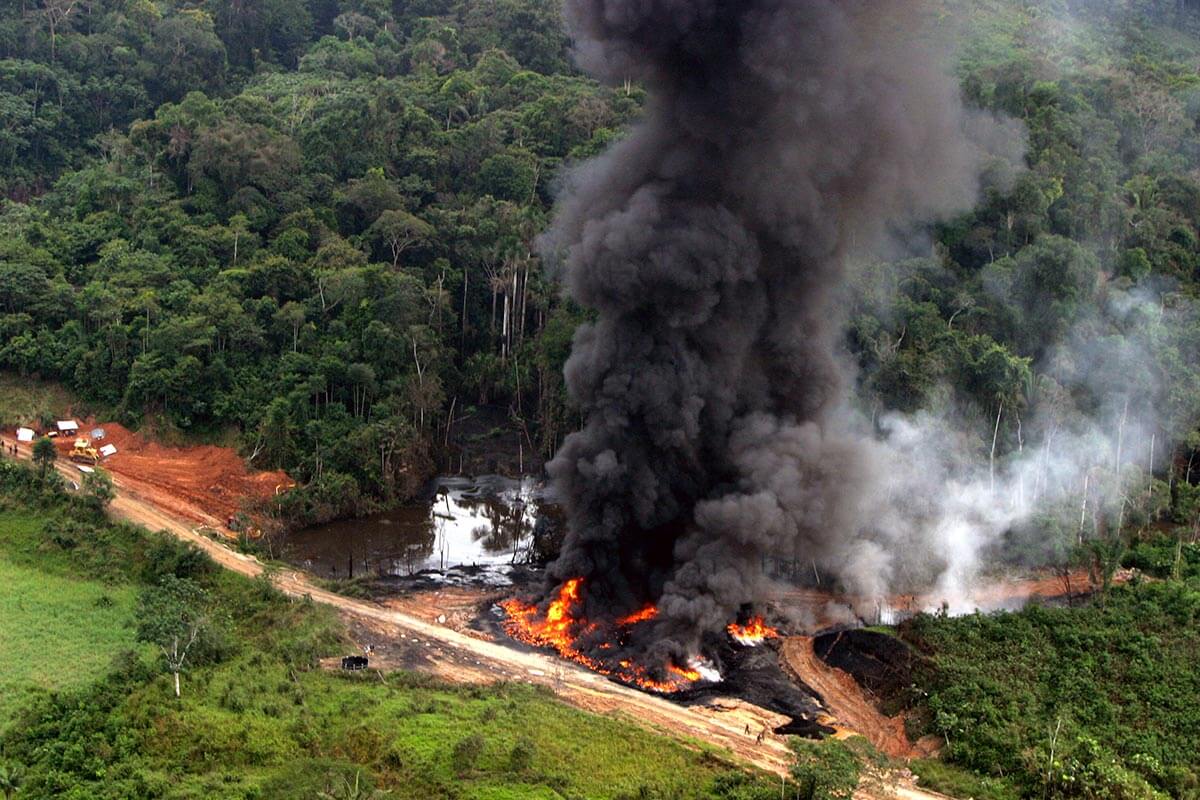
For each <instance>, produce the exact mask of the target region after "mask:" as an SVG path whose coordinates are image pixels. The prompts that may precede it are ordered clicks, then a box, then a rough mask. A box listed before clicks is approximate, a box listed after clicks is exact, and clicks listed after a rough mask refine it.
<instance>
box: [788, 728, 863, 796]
mask: <svg viewBox="0 0 1200 800" xmlns="http://www.w3.org/2000/svg"><path fill="white" fill-rule="evenodd" d="M792 751H793V752H794V753H795V754H796V762H795V763H794V764H793V765H792V778H793V779H794V780H795V781H796V784H797V793H796V796H797V797H799V798H801V800H850V798H851V797H853V796H854V790H855V789H856V788H858V778H859V774H860V771H861V766H860V762H859V757H858V756H857V755H856V754H855V753H854V751H853V750H851V749H850V747H848V746H847V745H846V744H844V743H843V742H839V741H836V740H833V739H827V740H825V741H822V742H813V741H809V740H807V739H794V740H792Z"/></svg>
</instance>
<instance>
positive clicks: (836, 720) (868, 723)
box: [782, 636, 922, 758]
mask: <svg viewBox="0 0 1200 800" xmlns="http://www.w3.org/2000/svg"><path fill="white" fill-rule="evenodd" d="M782 656H783V663H784V665H785V666H786V668H787V669H789V670H791V671H792V672H793V673H794V674H795V676H796V677H798V678H799V679H800V680H802V681H804V683H805V684H807V685H808V686H809V687H810V688H811V689H813V690H814V691H815V692H816V693H817V694H819V695H820V696H821V704H822V705H823V706H824V707H825V709H826V710H827V711H828V712H829V715H830V718H829V719H828V720H825V724H827V725H830V726H832V727H834V728H836V729H837V731H838V735H839V736H841V735H850V734H858V735H861V736H865V737H866V738H867V739H869V740H870V741H871V744H873V745H875V747H876V749H878V750H879V751H880V752H882V753H886V754H887V755H889V756H891V757H892V758H911V757H913V756H917V755H922V754H921V753H919V752H917V751H916V749H915V748H914V747H913V745H912V743H911V742H909V740H908V736H907V735H906V734H905V732H904V718H903V717H889V716H887V715H885V714H884V713H883V712H881V711H879V709H877V708H876V707H875V705H874V703H872V701H871V698H869V697H868V696H867V694H866V692H865V690H864V689H863V688H862V687H861V686H859V685H858V683H857V682H856V681H855V680H854V678H853V677H851V676H850V675H848V674H847V673H845V672H843V671H842V670H840V669H837V668H836V667H831V666H829V665H828V664H826V663H825V662H824V661H822V660H821V659H819V658H817V654H816V653H815V652H813V640H812V638H811V637H809V636H790V637H788V638H787V639H785V640H784V642H783V652H782Z"/></svg>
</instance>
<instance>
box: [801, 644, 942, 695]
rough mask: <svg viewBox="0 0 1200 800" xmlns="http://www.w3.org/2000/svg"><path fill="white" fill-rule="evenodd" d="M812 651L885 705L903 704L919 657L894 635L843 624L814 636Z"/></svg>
mask: <svg viewBox="0 0 1200 800" xmlns="http://www.w3.org/2000/svg"><path fill="white" fill-rule="evenodd" d="M813 651H814V653H815V654H816V656H817V657H818V658H820V659H821V660H822V661H824V662H825V663H826V664H828V665H829V666H831V667H834V668H835V669H840V670H842V671H843V672H845V673H847V674H849V675H851V676H852V677H853V678H854V680H855V681H856V682H857V683H858V684H859V685H860V686H862V687H863V688H865V689H866V690H867V691H869V692H870V693H871V694H873V695H875V696H876V697H878V698H880V699H882V700H884V701H886V702H887V704H888V705H897V704H903V702H904V699H905V698H904V695H905V693H906V692H907V691H908V689H909V687H910V686H912V683H913V680H912V675H913V669H914V667H915V666H916V662H917V659H918V656H917V654H916V653H915V652H913V650H912V649H911V648H910V647H909V646H908V645H907V644H905V643H904V642H902V641H901V640H899V639H897V638H896V637H895V636H889V635H888V634H886V633H878V632H876V631H869V630H863V629H861V628H842V629H838V630H832V631H828V632H826V633H823V634H820V635H818V636H815V637H813Z"/></svg>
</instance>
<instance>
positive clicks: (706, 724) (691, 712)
mask: <svg viewBox="0 0 1200 800" xmlns="http://www.w3.org/2000/svg"><path fill="white" fill-rule="evenodd" d="M5 441H7V442H8V443H9V444H16V442H14V441H12V440H11V439H5ZM19 453H20V455H21V456H22V457H26V458H28V457H29V454H30V450H29V448H28V447H25V446H19ZM57 468H58V470H59V471H60V472H61V473H62V474H63V475H64V476H65V477H67V478H68V479H70V480H72V481H76V480H78V479H79V473H78V471H77V470H76V469H75V468H74V466H73V465H71V464H70V463H63V462H61V461H60V462H59V463H58V464H57ZM114 484H115V486H116V489H117V492H116V497H115V498H114V499H113V501H112V503H111V504H110V506H109V511H110V513H111V514H112V516H114V517H117V518H119V519H123V520H127V521H129V522H133V523H136V524H139V525H142V526H145V527H147V528H149V529H151V530H165V531H167V532H168V533H171V534H172V535H174V536H176V537H178V538H180V539H183V540H185V541H188V542H191V543H192V544H194V545H195V546H196V547H198V548H200V549H201V550H203V551H204V552H206V553H207V554H208V555H209V556H211V557H212V559H213V560H214V561H216V562H217V563H218V564H220V565H222V566H223V567H225V568H227V569H230V570H233V571H234V572H237V573H239V574H242V575H245V576H248V577H256V576H258V575H261V574H262V573H263V572H264V571H266V570H267V568H266V566H265V565H264V564H263V563H262V562H260V561H259V560H258V559H256V558H254V557H253V556H248V555H245V554H242V553H238V552H235V551H233V550H231V549H229V548H228V547H226V546H225V545H223V544H221V543H220V542H217V541H214V540H213V539H210V538H208V537H207V536H204V535H202V534H201V533H199V532H197V530H196V529H195V528H193V527H192V525H191V524H189V523H188V522H186V521H184V520H181V519H180V518H178V517H176V516H175V515H174V514H172V513H170V512H168V511H166V510H164V509H161V508H158V507H156V506H155V505H153V504H152V503H150V502H148V501H146V500H144V499H143V498H141V497H140V496H139V495H138V494H137V489H136V487H131V486H128V485H125V481H123V480H122V479H121V478H119V477H116V476H114ZM270 577H271V580H272V582H273V583H274V584H275V586H276V587H278V588H279V589H280V590H281V591H282V592H284V593H285V594H288V595H290V596H292V597H304V596H309V597H311V598H312V599H313V600H315V601H317V602H320V603H325V604H327V605H330V606H332V607H334V608H337V609H338V610H339V611H340V612H342V613H343V614H344V615H347V616H348V617H350V618H353V619H354V620H355V621H358V622H361V623H366V624H367V625H369V626H372V627H375V628H376V629H382V630H385V631H388V632H390V633H393V634H396V633H399V634H400V635H402V636H406V637H412V638H413V639H417V640H419V639H424V640H425V644H426V646H427V648H429V647H436V653H437V656H438V658H439V659H442V660H444V661H446V662H448V663H447V664H443V665H441V666H442V668H438V669H435V670H434V671H435V672H437V673H439V674H441V675H444V676H445V677H449V678H452V679H453V678H458V679H460V680H485V681H486V680H489V679H490V680H495V679H497V678H505V679H509V680H520V681H524V682H527V683H533V684H541V685H545V686H548V687H550V688H552V689H553V691H554V692H555V693H556V694H557V695H558V697H559V698H561V699H563V700H565V701H566V702H568V703H571V704H572V705H575V706H577V707H580V708H584V709H586V710H589V711H594V712H599V713H607V714H610V715H614V716H618V717H622V718H624V719H626V720H628V721H632V722H635V723H637V724H640V725H643V726H645V727H648V728H651V729H654V730H657V731H660V732H664V733H668V734H670V735H672V736H674V737H676V738H683V739H685V740H691V741H692V742H693V743H695V742H701V743H703V744H705V745H710V746H716V747H718V748H720V749H724V750H727V751H729V752H730V753H731V754H732V755H733V756H734V757H735V759H737V760H740V761H744V762H747V763H750V764H753V765H754V766H756V767H759V768H761V769H764V770H767V771H770V772H773V773H775V774H779V775H785V774H787V770H788V765H789V763H790V760H791V756H790V751H789V750H788V747H787V744H786V742H785V740H784V739H782V738H780V737H775V736H773V735H768V736H767V737H766V738H765V739H764V741H763V742H762V743H761V744H758V743H756V735H757V732H758V731H760V730H762V729H763V728H764V727H766V728H773V727H775V726H776V725H778V724H781V723H782V722H784V721H785V720H784V718H783V717H781V716H779V715H777V714H774V713H772V712H770V711H767V710H766V709H762V708H759V707H757V706H753V705H750V704H748V703H745V702H742V701H740V700H736V699H733V698H725V699H722V700H721V701H720V703H719V704H714V705H709V706H694V707H685V706H680V705H677V704H676V703H672V702H671V701H669V700H666V699H664V698H660V697H656V696H654V695H650V694H646V693H645V692H641V691H637V690H635V689H630V688H628V687H626V686H623V685H621V684H618V683H614V682H613V681H611V680H609V679H607V678H605V677H603V676H601V675H597V674H596V673H594V672H590V671H588V670H586V669H583V668H582V667H577V666H575V665H573V664H570V663H567V662H564V661H562V660H561V659H557V658H553V657H551V656H549V655H546V654H542V653H536V652H523V651H519V650H516V649H513V648H510V647H505V646H503V645H499V644H496V643H495V642H491V641H487V640H485V639H481V638H475V637H472V636H468V635H466V634H463V633H460V632H458V631H455V630H451V629H449V628H447V627H444V626H442V625H440V624H437V623H436V622H432V621H426V620H423V619H420V618H418V617H415V616H412V615H411V614H406V613H403V612H400V611H396V610H393V609H387V608H383V607H381V606H379V605H376V604H374V603H370V602H366V601H362V600H356V599H353V598H348V597H344V596H342V595H338V594H335V593H333V592H330V591H327V590H325V589H322V588H320V587H318V586H317V585H315V584H314V583H313V582H312V580H311V578H310V577H309V576H307V575H305V574H304V573H302V572H300V571H297V570H291V569H283V570H272V571H271V572H270ZM747 726H749V728H750V730H751V731H752V733H751V734H749V735H747V734H746V733H745V731H746V728H747ZM859 796H861V797H863V798H867V797H875V796H877V793H875V792H872V793H871V795H865V794H861V793H860V795H859ZM883 796H886V797H897V798H902V799H903V800H939V798H943V796H942V795H938V794H935V793H930V792H925V791H922V790H919V789H915V788H911V787H908V786H901V785H896V786H893V787H889V788H888V790H887V792H886V794H884V795H883Z"/></svg>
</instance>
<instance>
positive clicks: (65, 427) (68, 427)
mask: <svg viewBox="0 0 1200 800" xmlns="http://www.w3.org/2000/svg"><path fill="white" fill-rule="evenodd" d="M54 424H55V425H57V426H58V432H59V433H76V432H77V431H78V430H79V423H78V422H76V421H75V420H73V419H60V420H59V421H58V422H56V423H54Z"/></svg>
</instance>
